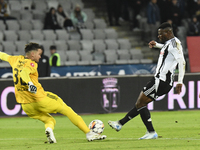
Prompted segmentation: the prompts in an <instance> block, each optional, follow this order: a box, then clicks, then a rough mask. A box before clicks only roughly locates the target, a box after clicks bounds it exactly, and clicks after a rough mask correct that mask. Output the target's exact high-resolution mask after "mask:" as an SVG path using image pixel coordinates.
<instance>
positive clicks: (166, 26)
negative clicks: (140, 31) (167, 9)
mask: <svg viewBox="0 0 200 150" xmlns="http://www.w3.org/2000/svg"><path fill="white" fill-rule="evenodd" d="M165 28H172V25H171V24H170V23H168V22H164V23H162V24H161V25H160V26H159V27H158V29H165Z"/></svg>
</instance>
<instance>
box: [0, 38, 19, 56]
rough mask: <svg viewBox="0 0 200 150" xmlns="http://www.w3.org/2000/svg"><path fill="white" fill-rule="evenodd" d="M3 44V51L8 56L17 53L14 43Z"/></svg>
mask: <svg viewBox="0 0 200 150" xmlns="http://www.w3.org/2000/svg"><path fill="white" fill-rule="evenodd" d="M1 44H2V46H3V51H4V52H6V53H8V54H12V53H13V52H14V51H16V46H15V44H14V42H13V41H2V42H1Z"/></svg>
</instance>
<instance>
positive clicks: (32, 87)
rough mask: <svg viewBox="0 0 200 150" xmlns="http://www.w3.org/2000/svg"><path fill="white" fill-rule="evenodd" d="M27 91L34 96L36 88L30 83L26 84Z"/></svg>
mask: <svg viewBox="0 0 200 150" xmlns="http://www.w3.org/2000/svg"><path fill="white" fill-rule="evenodd" d="M28 91H29V92H31V93H35V94H36V92H37V87H36V86H35V85H34V84H33V82H31V81H30V82H28Z"/></svg>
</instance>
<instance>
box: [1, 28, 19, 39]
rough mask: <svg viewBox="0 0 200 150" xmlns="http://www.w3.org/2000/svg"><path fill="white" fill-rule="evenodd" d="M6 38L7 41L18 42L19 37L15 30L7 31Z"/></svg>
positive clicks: (5, 32)
mask: <svg viewBox="0 0 200 150" xmlns="http://www.w3.org/2000/svg"><path fill="white" fill-rule="evenodd" d="M3 33H4V37H5V40H6V41H17V40H18V35H17V33H16V32H15V31H14V30H5V31H4V32H3Z"/></svg>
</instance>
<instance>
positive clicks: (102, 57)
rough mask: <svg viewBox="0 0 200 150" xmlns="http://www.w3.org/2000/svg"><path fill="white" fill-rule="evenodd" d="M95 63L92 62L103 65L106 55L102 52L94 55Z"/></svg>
mask: <svg viewBox="0 0 200 150" xmlns="http://www.w3.org/2000/svg"><path fill="white" fill-rule="evenodd" d="M92 55H93V57H94V61H91V64H96V63H99V64H103V63H104V62H105V55H104V54H103V53H101V52H94V53H93V54H92Z"/></svg>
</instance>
